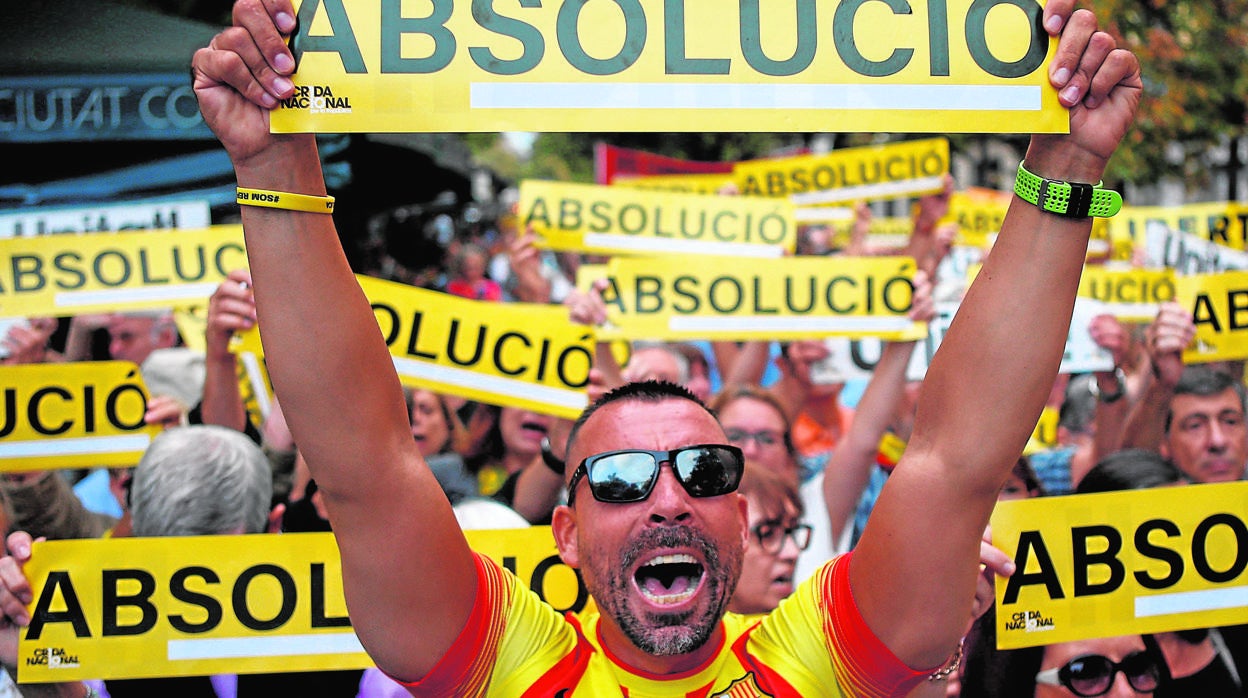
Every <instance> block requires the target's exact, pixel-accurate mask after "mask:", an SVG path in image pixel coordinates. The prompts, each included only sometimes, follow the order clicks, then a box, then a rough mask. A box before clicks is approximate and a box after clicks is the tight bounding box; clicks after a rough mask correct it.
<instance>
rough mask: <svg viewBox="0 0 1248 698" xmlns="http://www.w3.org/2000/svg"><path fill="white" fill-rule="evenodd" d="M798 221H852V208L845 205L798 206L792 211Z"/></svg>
mask: <svg viewBox="0 0 1248 698" xmlns="http://www.w3.org/2000/svg"><path fill="white" fill-rule="evenodd" d="M793 217H794V218H796V219H797V222H798V223H805V222H807V221H821V222H824V221H826V222H832V221H852V220H854V209H852V208H848V207H845V206H817V207H815V208H799V209H797V210H795V211H794V212H793Z"/></svg>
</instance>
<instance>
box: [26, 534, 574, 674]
mask: <svg viewBox="0 0 1248 698" xmlns="http://www.w3.org/2000/svg"><path fill="white" fill-rule="evenodd" d="M465 533H466V535H467V537H468V543H469V545H471V546H472V547H473V549H474V550H476V551H477V552H479V553H481V554H482V555H485V556H487V557H490V558H491V559H493V560H495V561H497V562H498V563H499V564H500V565H502V566H503V567H505V568H507V569H509V570H511V571H512V572H513V573H515V574H516V575H517V576H518V577H519V578H520V580H521V581H522V582H524V583H526V584H528V585H529V587H530V588H531V589H533V590H534V591H535V592H536V593H537V594H538V595H539V596H540V597H541V598H543V599H544V600H546V601H547V602H548V603H550V604H551V605H552V606H554V607H555V608H556V609H557V610H560V611H579V610H581V609H582V608H583V607H584V606H585V605H586V603H587V602H588V601H589V594H588V592H587V591H586V590H585V588H584V586H583V585H582V584H581V583H580V580H579V578H578V577H577V576H576V573H575V572H574V571H573V570H572V569H571V568H569V567H567V566H566V565H564V564H563V563H562V561H560V560H559V557H558V555H557V553H556V551H555V546H554V539H553V537H552V536H551V533H550V528H549V527H548V526H540V527H537V526H535V527H533V528H523V529H514V530H503V531H466V532H465ZM25 572H26V575H27V577H28V578H29V579H30V580H31V584H32V587H33V589H34V601H33V603H32V604H31V605H30V610H31V618H32V621H31V624H30V625H29V626H28V627H27V628H25V629H24V630H23V631H22V636H21V639H20V645H19V651H18V667H17V676H18V680H19V681H20V682H21V683H31V682H48V681H77V680H81V679H120V678H134V679H139V678H152V677H161V676H199V675H205V674H222V673H229V674H234V673H275V672H289V671H321V670H333V669H359V668H364V667H369V666H372V661H371V660H370V659H369V657H368V655H367V654H365V653H364V649H363V647H362V646H361V645H360V642H359V639H358V638H357V637H356V635H355V631H354V630H353V629H352V627H351V621H350V618H349V617H348V615H347V607H346V602H345V601H344V600H343V590H342V563H341V560H340V558H339V554H338V548H337V546H336V545H335V543H334V538H333V535H332V534H329V533H282V534H260V535H248V536H203V537H194V538H113V539H102V540H73V541H68V540H66V541H53V542H39V543H35V547H34V553H33V555H32V557H31V561H30V562H29V563H28V564H27V565H26V567H25Z"/></svg>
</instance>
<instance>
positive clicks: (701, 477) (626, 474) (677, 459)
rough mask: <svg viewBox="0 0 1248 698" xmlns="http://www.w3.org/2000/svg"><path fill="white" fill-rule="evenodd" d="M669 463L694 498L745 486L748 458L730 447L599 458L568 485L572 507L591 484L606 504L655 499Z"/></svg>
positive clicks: (586, 463) (619, 453)
mask: <svg viewBox="0 0 1248 698" xmlns="http://www.w3.org/2000/svg"><path fill="white" fill-rule="evenodd" d="M663 463H668V464H669V465H671V466H672V473H674V474H675V475H676V480H677V481H679V482H680V484H681V486H682V487H684V488H685V491H686V492H688V493H689V496H690V497H714V496H717V495H721V494H728V493H729V492H733V491H735V490H736V489H737V485H739V484H741V473H742V471H743V470H745V457H744V456H743V455H742V454H741V449H739V448H737V447H736V446H728V445H725V444H699V445H697V446H684V447H682V448H674V449H672V450H670V451H645V450H641V449H625V450H622V451H606V452H605V453H596V454H594V455H592V456H590V457H588V458H586V459H585V460H583V461H581V464H580V465H578V466H577V467H576V471H575V472H573V473H572V479H571V480H569V481H568V504H569V505H571V504H572V503H573V502H574V501H575V498H576V486H577V484H578V483H579V482H580V481H581V478H585V479H586V480H587V481H588V482H589V491H590V492H591V493H592V494H593V495H594V499H597V500H598V501H600V502H608V503H613V504H625V503H628V502H640V501H642V500H644V499H645V498H646V497H649V496H650V491H651V490H653V489H654V483H655V482H657V481H658V479H659V468H661V467H662V464H663Z"/></svg>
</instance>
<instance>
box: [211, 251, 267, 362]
mask: <svg viewBox="0 0 1248 698" xmlns="http://www.w3.org/2000/svg"><path fill="white" fill-rule="evenodd" d="M255 324H256V298H255V295H254V294H253V292H252V287H251V274H250V272H248V271H247V270H246V269H235V270H234V271H231V272H230V273H229V274H227V275H226V279H225V281H222V282H221V284H220V285H219V286H217V290H216V291H213V293H212V296H211V297H210V298H209V299H208V321H207V327H206V329H205V331H204V340H205V343H206V346H207V352H206V353H207V356H208V359H209V360H212V359H221V358H228V356H229V353H230V338H231V337H233V336H234V333H235V332H242V331H245V330H249V329H251V328H252V327H253V326H254V325H255Z"/></svg>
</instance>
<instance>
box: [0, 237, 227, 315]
mask: <svg viewBox="0 0 1248 698" xmlns="http://www.w3.org/2000/svg"><path fill="white" fill-rule="evenodd" d="M0 259H4V260H6V261H5V263H4V264H3V265H0V317H15V316H26V317H31V316H61V315H78V314H80V313H100V312H112V311H120V310H139V309H144V308H166V307H182V306H187V305H196V304H203V303H204V302H205V300H206V299H207V298H208V297H209V296H211V295H212V292H213V291H215V290H216V288H217V286H218V285H219V284H220V283H221V282H222V281H224V280H225V277H226V275H227V274H229V273H230V272H231V271H233V270H235V269H246V268H247V250H246V248H245V247H244V246H243V227H242V226H241V225H222V226H213V227H211V228H201V229H198V230H160V231H150V230H149V231H140V232H133V233H87V234H82V235H43V236H38V237H15V238H6V239H0Z"/></svg>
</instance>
